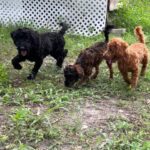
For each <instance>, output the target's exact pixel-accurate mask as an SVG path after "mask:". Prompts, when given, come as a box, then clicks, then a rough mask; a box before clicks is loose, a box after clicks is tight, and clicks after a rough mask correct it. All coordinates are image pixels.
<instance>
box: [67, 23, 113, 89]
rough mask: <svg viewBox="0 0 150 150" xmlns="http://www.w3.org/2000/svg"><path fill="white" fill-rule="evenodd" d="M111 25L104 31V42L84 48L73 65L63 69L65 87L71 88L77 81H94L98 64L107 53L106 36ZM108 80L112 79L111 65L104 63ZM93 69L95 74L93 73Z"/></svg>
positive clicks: (108, 62) (97, 71)
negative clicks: (107, 70) (108, 74)
mask: <svg viewBox="0 0 150 150" xmlns="http://www.w3.org/2000/svg"><path fill="white" fill-rule="evenodd" d="M113 27H114V26H113V25H108V26H107V27H106V29H105V31H104V35H105V41H104V42H97V43H95V44H94V45H93V46H91V47H89V48H86V49H85V50H84V51H83V52H81V53H80V54H79V56H78V58H77V60H76V62H75V64H74V65H68V66H66V67H65V69H64V77H65V86H67V87H71V86H73V85H74V84H75V83H76V82H77V81H79V82H78V83H80V84H81V83H83V82H85V81H86V80H89V79H95V78H96V77H97V75H98V73H99V64H100V63H101V62H102V60H103V59H104V55H105V53H106V52H107V43H108V35H109V32H110V30H111V29H112V28H113ZM106 63H107V65H108V68H109V71H110V78H113V70H112V64H111V63H110V61H106ZM93 68H94V69H95V72H94V73H93Z"/></svg>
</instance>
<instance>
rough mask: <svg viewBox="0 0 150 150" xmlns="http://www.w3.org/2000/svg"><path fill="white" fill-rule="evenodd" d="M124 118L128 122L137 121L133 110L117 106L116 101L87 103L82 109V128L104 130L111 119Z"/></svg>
mask: <svg viewBox="0 0 150 150" xmlns="http://www.w3.org/2000/svg"><path fill="white" fill-rule="evenodd" d="M112 118H114V119H115V118H123V119H125V120H128V121H133V120H136V119H137V115H136V113H135V112H134V111H133V110H127V109H124V108H119V107H117V106H116V101H115V100H102V101H100V102H99V103H92V102H91V101H86V103H85V106H84V107H82V109H81V119H82V128H83V129H86V128H94V127H100V128H102V129H104V128H105V127H106V124H107V122H108V120H109V119H112Z"/></svg>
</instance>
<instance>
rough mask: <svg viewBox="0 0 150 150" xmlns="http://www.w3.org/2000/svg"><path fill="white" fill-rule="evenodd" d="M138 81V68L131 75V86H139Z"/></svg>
mask: <svg viewBox="0 0 150 150" xmlns="http://www.w3.org/2000/svg"><path fill="white" fill-rule="evenodd" d="M137 81H138V68H137V69H136V70H134V71H133V72H132V76H131V87H132V88H135V87H136V86H137Z"/></svg>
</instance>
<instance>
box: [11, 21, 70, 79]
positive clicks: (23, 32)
mask: <svg viewBox="0 0 150 150" xmlns="http://www.w3.org/2000/svg"><path fill="white" fill-rule="evenodd" d="M60 25H61V26H62V29H61V30H60V31H59V32H46V33H38V32H36V31H34V30H32V29H29V28H19V29H17V30H15V31H13V32H12V33H11V37H12V39H13V41H14V44H15V45H16V48H17V50H18V54H17V56H15V57H14V58H13V59H12V64H13V66H14V68H15V69H18V70H20V69H21V68H22V66H21V65H20V62H22V61H25V60H29V61H33V62H35V65H34V67H33V69H32V72H31V74H29V76H28V77H27V78H28V79H29V80H32V79H35V77H36V74H37V73H38V70H39V68H40V67H41V65H42V63H43V59H44V58H45V57H46V56H47V55H51V56H52V57H54V58H55V59H56V61H57V63H56V65H57V66H58V67H62V63H63V61H64V58H65V57H66V55H67V53H68V50H66V49H64V46H65V40H64V37H63V36H64V34H65V32H66V30H67V29H68V25H67V24H65V23H60Z"/></svg>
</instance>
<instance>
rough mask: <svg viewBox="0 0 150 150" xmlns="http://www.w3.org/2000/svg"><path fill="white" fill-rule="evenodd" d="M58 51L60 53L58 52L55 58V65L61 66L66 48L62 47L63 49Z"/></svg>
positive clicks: (65, 54)
mask: <svg viewBox="0 0 150 150" xmlns="http://www.w3.org/2000/svg"><path fill="white" fill-rule="evenodd" d="M58 51H60V52H61V53H60V54H59V55H60V56H59V57H58V58H56V60H57V63H56V65H57V66H58V67H60V68H61V67H62V64H63V62H64V59H65V57H66V56H67V53H68V50H67V49H63V50H58Z"/></svg>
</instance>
